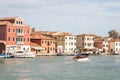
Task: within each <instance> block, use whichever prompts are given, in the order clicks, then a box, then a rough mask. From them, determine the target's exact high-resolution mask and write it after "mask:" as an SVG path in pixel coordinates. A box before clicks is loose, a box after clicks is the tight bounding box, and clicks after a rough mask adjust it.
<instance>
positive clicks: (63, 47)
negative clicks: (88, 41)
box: [33, 31, 76, 54]
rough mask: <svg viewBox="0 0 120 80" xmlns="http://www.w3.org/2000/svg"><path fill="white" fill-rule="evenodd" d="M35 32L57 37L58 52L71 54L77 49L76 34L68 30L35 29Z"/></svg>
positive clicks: (56, 49)
mask: <svg viewBox="0 0 120 80" xmlns="http://www.w3.org/2000/svg"><path fill="white" fill-rule="evenodd" d="M33 34H42V35H45V36H48V37H51V38H54V39H55V46H56V48H55V51H56V53H65V54H71V53H74V52H75V50H76V36H74V35H72V34H71V33H67V32H57V31H54V32H51V31H34V32H33Z"/></svg>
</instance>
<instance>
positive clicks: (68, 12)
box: [0, 0, 120, 36]
mask: <svg viewBox="0 0 120 80" xmlns="http://www.w3.org/2000/svg"><path fill="white" fill-rule="evenodd" d="M0 3H1V4H0V17H14V16H19V17H21V18H23V19H24V23H25V24H27V25H29V26H30V27H31V28H32V27H35V28H36V30H37V31H60V32H70V33H72V34H75V35H78V34H83V33H84V34H85V33H88V34H97V35H100V36H108V31H110V30H116V31H118V32H120V0H0Z"/></svg>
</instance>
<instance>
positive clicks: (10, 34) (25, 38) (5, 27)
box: [0, 17, 30, 53]
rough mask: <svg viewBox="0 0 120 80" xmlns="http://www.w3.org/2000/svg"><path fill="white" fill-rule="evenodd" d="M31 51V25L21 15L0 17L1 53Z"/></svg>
mask: <svg viewBox="0 0 120 80" xmlns="http://www.w3.org/2000/svg"><path fill="white" fill-rule="evenodd" d="M15 50H23V51H26V52H30V27H29V26H28V25H25V24H24V22H23V19H22V18H20V17H5V18H0V53H2V52H3V51H6V52H10V53H13V52H14V51H15Z"/></svg>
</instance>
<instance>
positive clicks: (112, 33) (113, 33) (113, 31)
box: [108, 30, 119, 39]
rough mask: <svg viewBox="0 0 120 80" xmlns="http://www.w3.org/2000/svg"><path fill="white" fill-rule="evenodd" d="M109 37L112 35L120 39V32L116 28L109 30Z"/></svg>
mask: <svg viewBox="0 0 120 80" xmlns="http://www.w3.org/2000/svg"><path fill="white" fill-rule="evenodd" d="M108 34H109V37H112V38H114V39H118V38H119V33H118V32H117V31H116V30H111V31H109V32H108Z"/></svg>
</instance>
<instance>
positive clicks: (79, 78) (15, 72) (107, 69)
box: [0, 55, 120, 80]
mask: <svg viewBox="0 0 120 80" xmlns="http://www.w3.org/2000/svg"><path fill="white" fill-rule="evenodd" d="M89 59H90V60H89V61H86V62H76V61H73V60H72V56H44V57H36V58H13V59H0V80H120V55H116V56H113V55H112V56H89Z"/></svg>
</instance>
